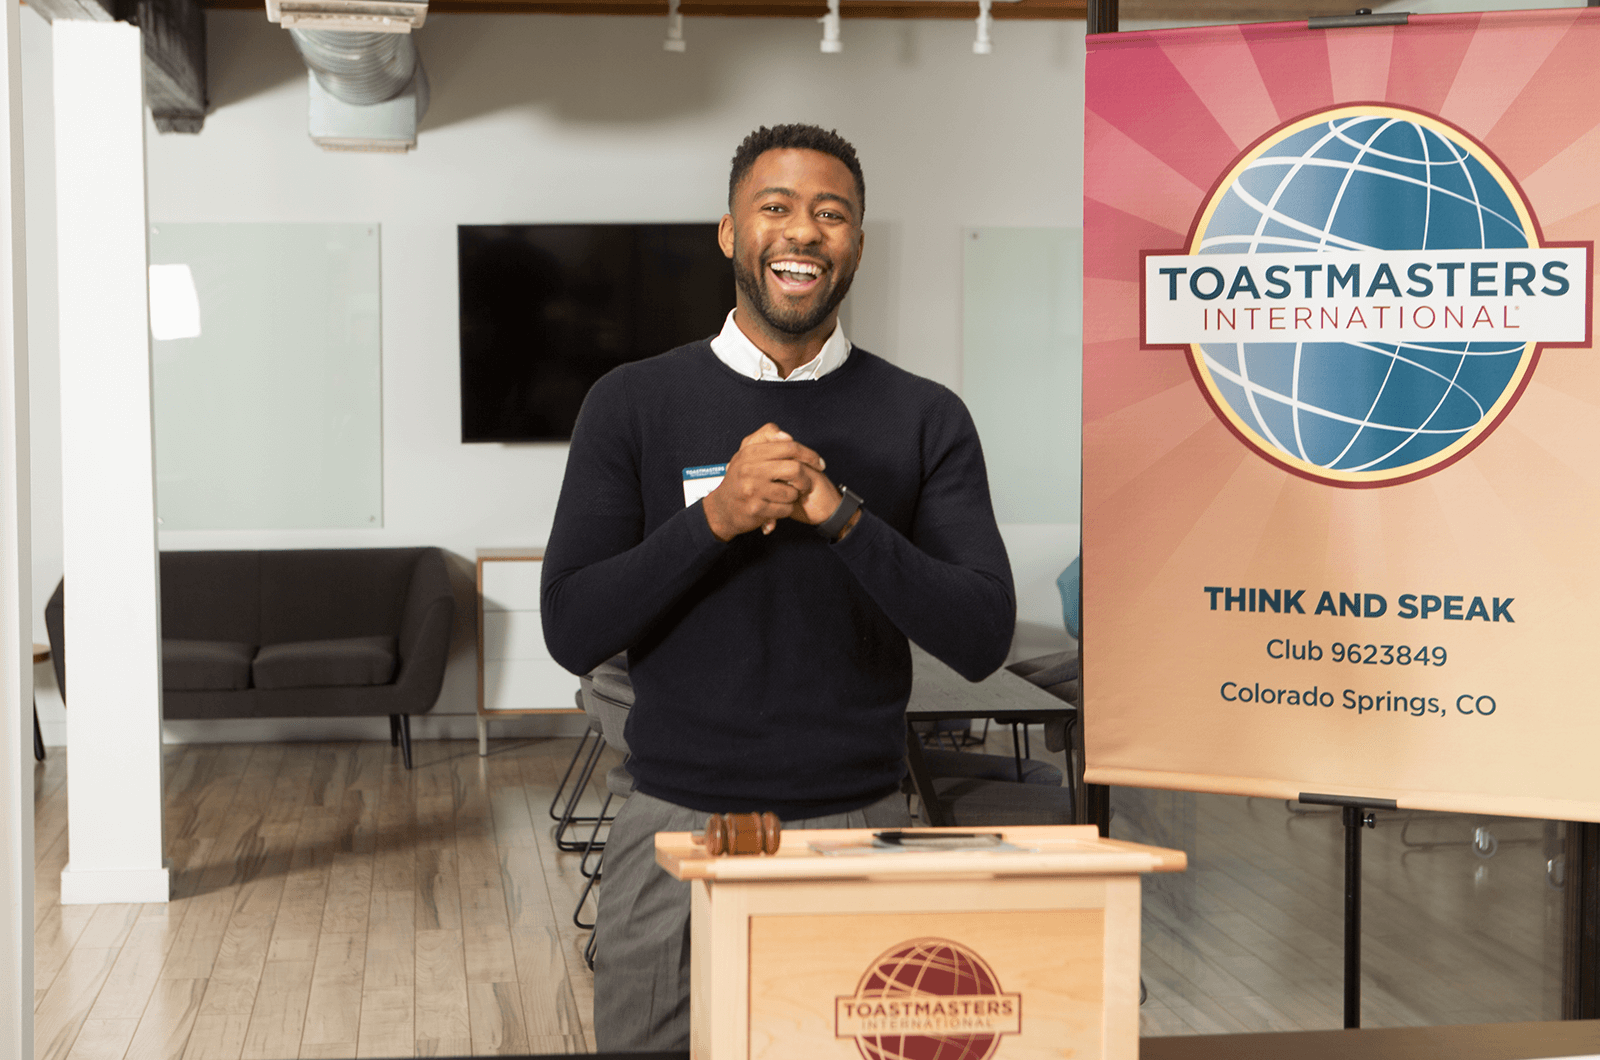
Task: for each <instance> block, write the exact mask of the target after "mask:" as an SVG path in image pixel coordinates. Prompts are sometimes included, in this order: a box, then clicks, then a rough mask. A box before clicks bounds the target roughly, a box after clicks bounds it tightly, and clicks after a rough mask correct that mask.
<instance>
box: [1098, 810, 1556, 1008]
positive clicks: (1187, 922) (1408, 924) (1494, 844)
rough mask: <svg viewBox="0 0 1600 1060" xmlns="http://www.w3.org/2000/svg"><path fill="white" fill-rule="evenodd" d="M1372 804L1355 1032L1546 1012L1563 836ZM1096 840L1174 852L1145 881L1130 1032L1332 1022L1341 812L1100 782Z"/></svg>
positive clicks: (1338, 973)
mask: <svg viewBox="0 0 1600 1060" xmlns="http://www.w3.org/2000/svg"><path fill="white" fill-rule="evenodd" d="M1565 827H1566V826H1565V825H1563V824H1561V823H1558V822H1553V821H1537V820H1528V819H1524V818H1516V817H1489V816H1484V815H1475V814H1454V813H1428V812H1423V811H1404V810H1402V811H1394V812H1387V811H1379V812H1378V814H1377V825H1376V827H1375V828H1373V829H1370V830H1364V831H1363V843H1362V932H1361V951H1362V961H1361V973H1362V974H1361V1025H1362V1026H1363V1027H1406V1026H1433V1025H1450V1024H1466V1023H1496V1022H1506V1021H1522V1020H1555V1019H1560V1018H1561V970H1562V923H1563V921H1562V884H1563V881H1562V873H1561V853H1562V840H1563V829H1564V828H1565ZM1111 834H1112V836H1114V837H1116V838H1119V839H1132V840H1137V841H1139V842H1144V843H1153V844H1156V845H1159V846H1168V847H1175V848H1177V849H1180V850H1184V851H1187V852H1188V854H1189V869H1188V871H1187V872H1184V873H1181V874H1173V875H1162V876H1156V875H1151V876H1146V877H1145V883H1144V922H1143V958H1142V962H1141V973H1142V976H1143V981H1144V985H1145V987H1146V990H1147V992H1148V996H1147V998H1146V1001H1145V1003H1144V1005H1143V1006H1141V1008H1140V1011H1139V1016H1140V1029H1141V1033H1142V1034H1144V1035H1146V1036H1161V1035H1176V1034H1227V1033H1241V1032H1256V1031H1281V1030H1331V1029H1335V1028H1338V1027H1341V1026H1343V1022H1344V827H1343V825H1342V823H1341V820H1340V811H1339V810H1337V809H1332V808H1328V807H1314V806H1302V805H1300V804H1298V803H1292V804H1291V803H1284V802H1283V801H1281V800H1273V799H1259V798H1242V797H1238V796H1233V795H1210V794H1192V793H1188V792H1175V791H1150V790H1139V789H1134V788H1116V789H1114V790H1113V792H1112V821H1111Z"/></svg>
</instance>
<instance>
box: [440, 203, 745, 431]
mask: <svg viewBox="0 0 1600 1060" xmlns="http://www.w3.org/2000/svg"><path fill="white" fill-rule="evenodd" d="M456 243H457V254H458V258H459V262H460V285H461V440H462V441H463V442H553V441H566V440H568V439H570V438H571V437H572V425H573V423H574V422H576V420H577V418H578V408H579V406H581V405H582V404H583V397H584V395H585V394H587V393H588V392H589V387H591V386H593V385H594V382H595V380H597V379H599V378H600V377H601V376H602V375H605V374H606V373H607V372H609V371H610V370H611V369H613V368H615V367H616V366H617V365H619V364H623V363H625V362H627V361H635V360H639V359H641V358H644V357H653V356H655V355H656V354H658V353H665V352H666V351H667V350H670V349H672V348H673V347H674V346H681V345H683V344H684V343H686V342H693V341H695V340H696V339H703V338H707V337H709V336H712V335H715V334H716V333H717V332H718V331H719V330H721V328H722V322H723V320H724V318H726V317H727V315H728V311H729V310H730V309H732V308H733V297H734V296H733V266H732V264H731V263H730V262H729V261H728V259H727V258H725V257H723V255H722V251H721V250H720V249H719V248H718V246H717V226H716V225H715V224H549V225H532V224H529V225H461V226H459V227H458V228H457V237H456Z"/></svg>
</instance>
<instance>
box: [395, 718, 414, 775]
mask: <svg viewBox="0 0 1600 1060" xmlns="http://www.w3.org/2000/svg"><path fill="white" fill-rule="evenodd" d="M399 718H400V721H399V724H398V727H399V729H400V757H402V758H404V759H405V760H406V768H407V769H410V768H411V715H409V714H401V715H399Z"/></svg>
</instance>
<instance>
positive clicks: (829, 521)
mask: <svg viewBox="0 0 1600 1060" xmlns="http://www.w3.org/2000/svg"><path fill="white" fill-rule="evenodd" d="M862 503H863V502H862V500H861V495H860V494H859V493H857V492H855V491H854V490H852V489H851V488H850V487H849V486H840V487H839V507H837V508H835V509H834V510H833V514H832V515H830V516H828V517H827V518H826V519H824V520H823V521H822V522H820V523H818V524H817V533H819V534H821V535H822V537H823V540H825V541H829V542H833V541H837V540H839V535H840V534H842V533H844V525H845V524H846V523H848V522H849V521H850V517H851V516H852V515H854V514H856V512H858V511H860V510H861V505H862Z"/></svg>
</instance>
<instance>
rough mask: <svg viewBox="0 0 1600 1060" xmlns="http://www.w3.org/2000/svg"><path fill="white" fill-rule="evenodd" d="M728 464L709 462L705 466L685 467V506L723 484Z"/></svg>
mask: <svg viewBox="0 0 1600 1060" xmlns="http://www.w3.org/2000/svg"><path fill="white" fill-rule="evenodd" d="M727 471H728V465H727V464H707V465H705V466H704V467H686V468H684V469H683V506H684V507H685V508H687V507H689V505H691V504H693V503H694V502H695V501H697V500H699V499H700V498H702V497H704V496H705V495H706V494H708V493H710V492H711V491H712V490H714V489H716V488H717V487H718V486H720V485H722V476H723V475H725V474H727Z"/></svg>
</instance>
